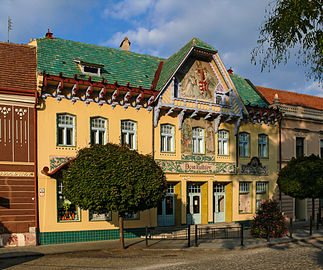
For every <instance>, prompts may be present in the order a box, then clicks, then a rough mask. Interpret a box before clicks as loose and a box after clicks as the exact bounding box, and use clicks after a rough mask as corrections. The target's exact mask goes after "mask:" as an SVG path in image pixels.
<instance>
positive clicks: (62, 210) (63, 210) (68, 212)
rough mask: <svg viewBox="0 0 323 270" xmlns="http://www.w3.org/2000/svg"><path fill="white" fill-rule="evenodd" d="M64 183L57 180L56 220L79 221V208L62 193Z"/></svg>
mask: <svg viewBox="0 0 323 270" xmlns="http://www.w3.org/2000/svg"><path fill="white" fill-rule="evenodd" d="M63 190H64V185H63V181H62V180H57V219H58V222H65V221H79V220H80V209H79V207H78V206H77V205H75V204H73V203H71V202H70V201H69V200H67V199H66V198H65V197H64V195H63Z"/></svg>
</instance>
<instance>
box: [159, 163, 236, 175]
mask: <svg viewBox="0 0 323 270" xmlns="http://www.w3.org/2000/svg"><path fill="white" fill-rule="evenodd" d="M156 162H157V164H158V165H159V166H160V167H161V168H162V169H163V171H164V172H166V173H185V174H187V173H192V174H193V173H194V174H235V173H236V166H235V164H234V163H229V162H198V161H181V160H156Z"/></svg>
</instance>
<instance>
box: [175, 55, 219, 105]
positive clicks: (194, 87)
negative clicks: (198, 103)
mask: <svg viewBox="0 0 323 270" xmlns="http://www.w3.org/2000/svg"><path fill="white" fill-rule="evenodd" d="M177 78H178V80H179V81H180V85H181V87H180V97H181V98H190V99H198V100H206V101H209V102H214V91H215V89H216V86H217V85H218V80H217V78H216V76H215V74H214V72H213V70H212V69H211V66H210V64H209V63H208V62H205V61H201V60H196V59H194V58H190V59H188V60H187V62H186V63H185V65H184V66H183V68H182V69H181V70H180V72H178V74H177Z"/></svg>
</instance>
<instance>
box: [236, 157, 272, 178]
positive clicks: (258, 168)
mask: <svg viewBox="0 0 323 270" xmlns="http://www.w3.org/2000/svg"><path fill="white" fill-rule="evenodd" d="M240 174H248V175H268V168H267V166H263V165H262V164H261V162H260V160H259V158H258V157H253V158H252V159H251V161H250V162H249V163H248V164H247V165H245V164H241V168H240Z"/></svg>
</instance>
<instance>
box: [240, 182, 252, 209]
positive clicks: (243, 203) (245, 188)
mask: <svg viewBox="0 0 323 270" xmlns="http://www.w3.org/2000/svg"><path fill="white" fill-rule="evenodd" d="M239 213H240V214H247V213H251V183H250V182H240V183H239Z"/></svg>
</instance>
